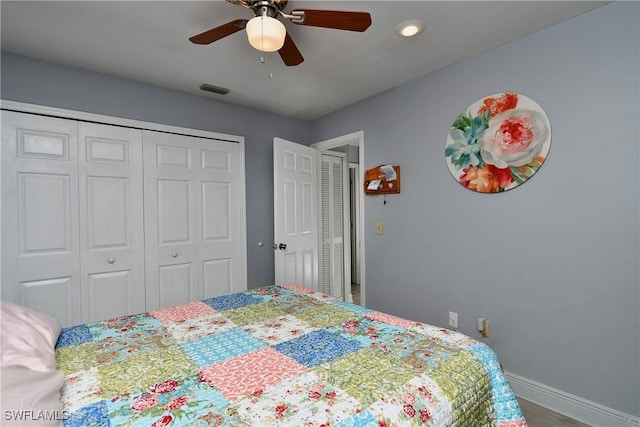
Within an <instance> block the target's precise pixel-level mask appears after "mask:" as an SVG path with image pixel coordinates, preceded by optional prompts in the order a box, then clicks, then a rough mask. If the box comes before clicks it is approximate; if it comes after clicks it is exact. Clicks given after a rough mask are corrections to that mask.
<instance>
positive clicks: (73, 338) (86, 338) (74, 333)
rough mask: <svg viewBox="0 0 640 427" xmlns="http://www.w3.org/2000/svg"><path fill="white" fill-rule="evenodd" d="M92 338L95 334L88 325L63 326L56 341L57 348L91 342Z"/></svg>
mask: <svg viewBox="0 0 640 427" xmlns="http://www.w3.org/2000/svg"><path fill="white" fill-rule="evenodd" d="M92 340H93V335H91V331H90V330H89V326H88V325H75V326H70V327H68V328H62V331H61V332H60V336H58V341H57V342H56V348H62V347H69V346H74V345H80V344H84V343H86V342H91V341H92Z"/></svg>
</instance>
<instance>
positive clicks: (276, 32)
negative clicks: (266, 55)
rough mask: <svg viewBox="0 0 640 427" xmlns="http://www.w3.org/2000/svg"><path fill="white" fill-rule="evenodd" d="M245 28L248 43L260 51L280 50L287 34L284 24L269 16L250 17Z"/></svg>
mask: <svg viewBox="0 0 640 427" xmlns="http://www.w3.org/2000/svg"><path fill="white" fill-rule="evenodd" d="M246 29H247V38H248V39H249V44H251V46H253V47H254V48H256V49H258V50H260V51H262V52H275V51H276V50H280V48H282V46H283V45H284V38H285V36H286V35H287V30H286V28H285V27H284V24H283V23H282V22H280V21H278V20H277V19H275V18H272V17H270V16H256V17H255V18H251V19H250V20H249V22H247V27H246Z"/></svg>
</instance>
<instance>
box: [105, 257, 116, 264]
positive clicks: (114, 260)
mask: <svg viewBox="0 0 640 427" xmlns="http://www.w3.org/2000/svg"><path fill="white" fill-rule="evenodd" d="M107 262H108V263H109V264H114V263H115V262H116V259H115V258H109V259H108V260H107Z"/></svg>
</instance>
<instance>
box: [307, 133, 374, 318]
mask: <svg viewBox="0 0 640 427" xmlns="http://www.w3.org/2000/svg"><path fill="white" fill-rule="evenodd" d="M344 145H353V146H356V147H358V163H359V164H360V171H362V170H363V169H362V167H363V166H364V131H362V130H360V131H357V132H353V133H350V134H347V135H342V136H338V137H336V138H332V139H328V140H326V141H320V142H316V143H315V144H311V147H313V148H315V149H316V150H318V151H320V152H322V151H326V150H331V149H332V148H336V147H341V146H344ZM358 199H359V205H360V212H359V215H358V230H357V234H359V235H360V305H362V306H363V307H366V295H367V294H366V286H365V281H366V278H365V271H366V268H365V259H366V258H365V244H364V189H363V188H362V185H360V186H359V189H358Z"/></svg>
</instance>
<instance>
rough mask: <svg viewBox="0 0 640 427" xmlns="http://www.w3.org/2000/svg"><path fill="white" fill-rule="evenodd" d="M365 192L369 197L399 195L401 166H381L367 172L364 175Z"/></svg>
mask: <svg viewBox="0 0 640 427" xmlns="http://www.w3.org/2000/svg"><path fill="white" fill-rule="evenodd" d="M394 174H395V176H394ZM392 177H394V178H395V179H393V178H392ZM364 192H365V194H368V195H376V194H397V193H399V192H400V166H396V165H393V166H391V165H380V166H376V167H375V168H372V169H369V170H367V171H366V172H365V173H364Z"/></svg>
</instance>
